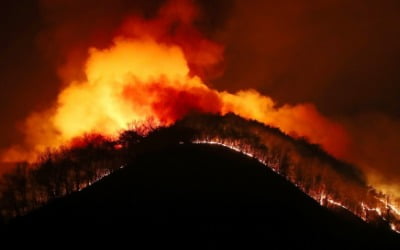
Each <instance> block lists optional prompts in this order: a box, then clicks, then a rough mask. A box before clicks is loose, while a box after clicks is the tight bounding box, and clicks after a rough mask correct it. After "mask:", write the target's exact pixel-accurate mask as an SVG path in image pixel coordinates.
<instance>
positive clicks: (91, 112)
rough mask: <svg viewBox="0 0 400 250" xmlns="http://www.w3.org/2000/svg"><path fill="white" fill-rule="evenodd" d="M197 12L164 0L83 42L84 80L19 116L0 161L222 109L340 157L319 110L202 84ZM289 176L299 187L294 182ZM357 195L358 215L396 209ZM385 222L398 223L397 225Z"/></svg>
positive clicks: (210, 50) (211, 64)
mask: <svg viewBox="0 0 400 250" xmlns="http://www.w3.org/2000/svg"><path fill="white" fill-rule="evenodd" d="M177 6H178V7H179V8H177ZM197 15H198V11H197V10H196V8H195V7H194V6H193V5H191V4H190V3H189V2H188V1H169V2H168V3H167V5H166V6H164V7H162V8H161V9H160V11H159V13H158V15H157V16H156V17H155V18H154V19H145V18H141V17H132V18H129V19H128V20H126V22H125V23H123V24H122V26H121V28H120V29H119V31H118V32H116V35H115V37H114V39H113V42H112V44H110V45H109V46H108V47H107V48H101V49H99V48H90V49H88V56H87V60H86V64H85V67H84V68H83V69H81V71H82V72H83V73H84V76H85V79H84V80H75V81H71V82H70V83H69V84H67V85H66V86H65V88H64V89H62V90H61V92H60V93H59V94H58V97H57V101H56V103H55V104H54V105H53V106H52V107H50V108H48V109H47V110H43V111H40V112H34V113H32V114H31V115H30V116H29V117H28V118H27V119H26V121H25V125H24V130H23V132H24V133H25V141H24V143H22V144H21V145H15V146H13V147H11V148H9V149H8V150H6V151H5V152H4V153H3V154H2V157H1V160H2V161H5V162H17V161H35V160H36V158H37V156H38V155H40V154H41V153H42V152H44V151H45V150H46V149H47V148H56V147H60V146H62V145H64V144H68V143H71V141H73V139H74V138H76V137H79V136H82V135H83V134H85V133H93V132H97V133H100V134H103V135H106V136H111V137H113V136H116V135H118V133H119V132H120V131H121V130H125V129H127V128H128V126H129V124H130V123H131V122H133V121H134V122H136V123H146V122H147V121H149V120H152V121H154V122H155V124H157V126H166V125H171V124H173V123H175V122H176V121H177V120H179V119H181V118H182V117H184V116H185V115H187V114H189V113H191V112H200V113H213V114H221V115H224V114H227V113H230V112H231V113H234V114H236V115H238V116H241V117H243V118H248V119H253V120H257V121H259V122H261V123H264V124H267V125H271V126H274V127H277V128H279V129H280V130H281V131H283V132H284V133H286V134H289V135H292V136H298V137H306V138H307V139H308V140H309V141H310V142H311V143H315V144H319V145H321V146H322V147H323V148H324V149H325V150H326V151H328V152H329V153H330V154H331V155H334V156H336V157H339V158H341V159H343V158H344V157H346V152H347V150H346V149H347V148H346V147H347V144H348V136H347V133H346V131H345V130H344V128H343V127H342V126H340V125H339V124H337V123H336V122H334V121H332V120H330V119H328V118H326V117H324V116H322V115H321V114H320V113H319V112H318V110H317V109H316V108H315V107H314V106H313V105H312V104H299V105H294V106H292V105H288V104H286V105H283V106H277V104H276V103H275V102H274V101H273V99H272V98H270V97H268V96H263V95H262V94H260V93H259V92H257V91H256V90H241V91H239V92H237V93H229V92H226V91H221V90H217V89H213V88H211V87H209V86H208V85H207V84H206V83H205V79H207V72H215V71H216V68H218V65H219V64H220V63H221V61H222V55H223V46H222V45H220V44H217V43H215V42H213V41H210V40H209V39H207V38H206V37H204V36H203V35H202V34H201V33H200V32H199V31H198V30H196V28H195V26H194V25H193V23H194V21H195V20H196V18H197ZM194 143H208V144H219V145H222V146H225V147H229V148H231V149H233V150H235V151H239V152H241V153H243V154H246V155H247V156H249V157H253V158H256V159H257V160H259V161H260V162H261V163H263V164H264V165H266V166H269V167H271V168H272V169H273V170H274V171H275V172H278V173H279V172H280V170H279V167H278V165H277V163H274V162H267V161H266V160H265V159H263V158H261V157H258V155H257V154H255V153H254V152H251V150H244V149H243V148H241V147H240V146H238V145H236V144H235V143H232V142H231V143H227V142H226V141H218V140H198V141H195V142H194ZM287 178H290V177H287ZM292 182H293V183H295V184H296V185H298V186H299V187H300V188H301V189H302V190H303V191H304V190H305V188H304V187H303V186H302V184H301V183H296V182H295V181H292ZM312 192H313V193H312V194H311V193H308V194H309V195H310V196H311V197H313V198H314V199H316V201H318V202H320V204H322V203H327V204H330V205H333V206H339V207H343V208H345V209H347V210H349V211H352V212H353V213H354V214H357V215H359V216H360V217H361V218H366V216H362V215H360V212H359V211H358V210H357V209H353V208H351V207H349V206H346V205H345V204H344V203H341V202H339V201H337V200H335V199H334V198H331V197H329V195H328V194H324V191H323V190H312ZM321 197H325V198H324V199H321ZM363 202H364V201H360V204H359V205H358V207H359V208H361V209H360V210H362V211H363V212H362V213H364V214H366V211H372V210H374V211H376V213H377V214H378V215H379V216H380V217H384V216H385V215H384V213H382V211H381V208H382V209H383V208H389V209H390V210H391V211H393V212H394V213H395V214H397V215H398V216H400V209H399V208H397V207H396V206H395V205H394V204H391V203H389V202H387V201H382V200H377V203H378V204H379V205H378V206H372V205H371V206H369V205H368V206H367V203H366V202H364V203H363ZM391 226H392V228H394V230H400V227H399V226H396V225H393V224H392V225H391Z"/></svg>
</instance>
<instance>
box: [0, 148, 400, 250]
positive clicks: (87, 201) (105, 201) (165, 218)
mask: <svg viewBox="0 0 400 250" xmlns="http://www.w3.org/2000/svg"><path fill="white" fill-rule="evenodd" d="M2 235H3V236H7V237H13V236H22V235H40V236H43V237H49V236H50V235H51V237H52V238H53V239H54V238H60V239H64V240H65V239H66V238H67V239H68V241H69V242H73V241H76V242H78V241H79V240H82V239H92V240H93V243H97V244H99V243H101V242H103V241H108V240H118V241H125V242H130V243H131V244H132V245H136V244H146V245H147V246H160V247H161V246H166V245H171V244H173V245H174V246H176V245H181V246H184V247H187V249H192V248H197V247H200V248H203V249H204V248H218V249H221V248H228V247H235V248H236V247H242V248H249V247H250V248H252V247H256V246H259V247H262V248H268V246H275V247H273V249H281V248H282V249H286V248H290V249H293V248H304V247H307V248H308V249H310V248H311V249H314V248H315V249H324V248H326V247H345V248H346V247H349V246H357V248H361V247H368V248H371V247H376V248H385V249H387V248H390V247H393V248H396V246H400V237H398V235H396V234H395V233H393V232H391V231H390V230H387V229H385V228H378V227H374V226H372V225H369V224H366V223H364V222H363V221H362V220H360V219H359V218H357V217H355V216H353V215H351V214H347V213H345V212H343V211H342V212H340V211H331V210H328V209H326V208H323V207H321V206H320V205H319V204H318V203H316V202H315V201H314V200H313V199H311V198H309V197H308V196H307V195H305V194H304V193H303V192H301V191H300V190H299V189H297V188H296V187H295V186H294V185H292V184H291V183H290V182H288V181H286V180H285V179H284V178H283V177H281V176H279V175H277V174H276V173H274V172H273V171H271V170H270V169H268V168H266V167H265V166H263V165H262V164H260V163H259V162H258V161H257V160H254V159H251V158H249V157H247V156H244V155H242V154H240V153H237V152H234V151H232V150H229V149H226V148H223V147H221V146H210V145H192V144H182V145H175V146H171V147H168V148H167V149H159V150H156V151H153V152H147V153H144V154H142V155H140V156H139V157H138V158H137V159H136V160H135V163H134V164H132V165H129V166H126V167H125V168H123V169H120V170H118V171H116V172H114V173H113V174H111V175H109V176H107V177H105V178H103V179H102V180H100V181H99V182H97V183H95V184H93V185H92V186H90V187H88V188H86V189H84V190H82V191H80V192H77V193H74V194H72V195H70V196H67V197H64V198H60V199H57V200H54V201H52V202H50V203H49V204H48V205H46V206H44V207H42V208H40V209H38V210H36V211H33V212H31V213H30V214H28V215H26V216H24V217H20V218H17V219H15V220H14V221H13V222H12V223H11V224H10V225H9V226H8V227H7V228H6V230H5V232H4V233H2Z"/></svg>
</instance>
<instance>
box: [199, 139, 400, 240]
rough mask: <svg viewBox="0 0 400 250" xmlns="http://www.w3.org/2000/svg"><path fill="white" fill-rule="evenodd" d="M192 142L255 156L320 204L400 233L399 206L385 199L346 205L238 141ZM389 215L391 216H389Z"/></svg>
mask: <svg viewBox="0 0 400 250" xmlns="http://www.w3.org/2000/svg"><path fill="white" fill-rule="evenodd" d="M193 143H195V144H209V145H219V146H223V147H226V148H229V149H232V150H234V151H236V152H240V153H241V154H243V155H246V156H248V157H251V158H255V159H256V160H258V161H259V162H260V163H262V164H263V165H264V166H266V167H268V168H270V169H271V170H273V171H274V172H276V173H278V174H280V175H281V176H283V177H284V178H286V179H287V180H289V181H290V182H292V183H293V184H294V185H295V186H296V187H298V188H299V189H300V190H301V191H303V192H304V193H306V194H307V195H308V196H310V197H311V198H313V199H314V200H315V201H317V202H318V203H319V204H320V205H321V206H325V207H328V208H335V207H340V208H343V209H345V210H347V211H349V212H351V213H353V214H354V215H356V216H357V217H359V218H361V219H362V220H364V221H366V222H369V223H375V222H376V221H377V220H384V221H386V222H388V224H389V226H390V228H391V230H393V231H395V232H397V233H400V213H399V208H397V207H396V206H395V205H394V204H391V203H389V202H388V201H387V200H386V201H385V200H382V199H380V198H379V197H372V198H373V199H375V200H376V201H377V202H378V203H376V206H375V207H372V206H369V205H367V203H366V202H365V201H357V200H355V201H354V200H353V201H351V202H353V203H354V202H356V203H357V204H356V207H354V204H352V206H347V205H345V204H344V203H342V202H340V201H339V200H337V199H334V198H332V197H331V196H330V195H329V193H328V192H327V190H323V189H312V188H311V190H306V188H305V187H304V184H305V183H300V182H298V181H296V179H295V178H293V177H292V176H287V175H286V174H285V173H282V172H280V170H279V164H274V163H273V162H268V161H266V160H265V156H262V157H260V154H259V153H256V152H253V151H252V149H251V147H244V148H241V147H240V146H239V145H240V143H238V142H234V141H230V140H224V139H219V138H213V139H209V140H194V141H193ZM382 209H384V210H386V211H388V212H387V214H385V213H383V212H382ZM389 217H391V218H389Z"/></svg>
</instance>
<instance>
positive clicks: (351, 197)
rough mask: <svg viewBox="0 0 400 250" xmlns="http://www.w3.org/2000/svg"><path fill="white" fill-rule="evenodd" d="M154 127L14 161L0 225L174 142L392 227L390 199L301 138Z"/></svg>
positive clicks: (219, 128)
mask: <svg viewBox="0 0 400 250" xmlns="http://www.w3.org/2000/svg"><path fill="white" fill-rule="evenodd" d="M155 124H156V123H155V122H153V121H149V122H147V123H145V124H135V123H133V124H131V125H130V126H129V129H127V130H125V131H122V132H121V133H120V134H119V135H118V136H117V137H116V138H110V137H106V136H103V135H100V134H86V135H84V136H82V137H80V138H76V139H75V140H73V141H72V142H71V143H70V144H69V145H68V146H64V147H62V148H58V149H49V150H48V151H47V152H45V153H43V154H42V155H41V156H40V158H39V159H38V161H37V162H36V163H34V164H28V163H24V162H22V163H18V164H16V167H15V168H14V169H13V171H11V172H9V173H7V174H5V175H4V176H2V178H1V182H0V212H1V213H0V214H1V219H2V221H3V222H6V221H8V220H9V219H11V218H14V217H18V216H22V215H24V214H26V213H28V212H29V211H31V210H33V209H35V208H38V207H40V206H43V205H44V204H46V203H48V202H49V201H51V200H53V199H56V198H58V197H63V196H66V195H68V194H71V193H73V192H77V191H80V190H82V189H83V188H85V187H87V186H88V185H91V184H92V183H94V182H96V181H98V180H99V179H101V178H102V177H104V176H106V175H109V174H110V173H112V172H114V171H118V169H120V168H123V167H124V166H127V165H129V166H134V165H135V159H136V158H137V156H138V155H142V154H144V153H149V152H151V151H154V150H160V149H162V148H166V147H168V146H170V145H173V144H184V143H209V144H220V145H223V146H226V147H229V148H232V149H234V150H237V151H240V152H242V153H245V154H247V155H249V156H250V157H254V158H256V159H257V160H258V161H260V162H261V163H263V164H264V165H266V166H268V167H270V168H271V169H273V170H274V171H275V172H277V173H279V174H281V175H282V176H284V177H285V178H286V179H288V180H289V181H290V182H292V183H293V184H295V185H296V186H297V187H299V188H300V189H301V190H302V191H304V192H305V193H307V194H308V195H309V196H311V197H312V198H314V199H315V200H316V201H318V202H319V203H320V204H321V205H325V206H328V207H334V206H341V207H343V208H345V209H347V210H349V211H351V212H353V213H354V214H356V215H358V216H359V217H361V218H362V219H364V220H366V221H373V222H378V223H382V222H383V223H388V226H389V223H390V225H391V226H392V228H396V227H397V226H398V219H399V218H398V215H397V214H396V213H395V212H396V211H394V210H393V208H392V207H391V206H389V205H388V203H389V197H386V196H385V195H383V194H381V193H378V192H376V191H375V190H374V189H373V188H371V187H369V186H368V185H367V183H366V180H365V178H364V176H363V175H362V173H361V172H360V171H359V170H358V169H357V168H356V167H354V166H352V165H350V164H347V163H344V162H341V161H338V160H337V159H335V158H333V157H331V156H330V155H328V154H327V153H325V152H324V151H323V150H322V149H321V148H320V147H319V146H318V145H312V144H310V143H308V142H307V140H306V139H305V138H297V139H295V138H292V137H290V136H287V135H285V134H283V133H282V132H281V131H279V130H278V129H276V128H272V127H268V126H265V125H263V124H261V123H258V122H255V121H249V120H245V119H243V118H240V117H238V116H235V115H233V114H227V115H225V116H217V115H200V114H192V115H189V116H187V117H186V118H184V119H182V120H180V121H178V122H177V123H175V124H174V125H172V126H169V127H158V126H156V125H155Z"/></svg>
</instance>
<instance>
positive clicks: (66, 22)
mask: <svg viewBox="0 0 400 250" xmlns="http://www.w3.org/2000/svg"><path fill="white" fill-rule="evenodd" d="M162 2H164V1H159V0H154V1H128V0H117V1H114V0H113V1H111V0H110V1H106V0H96V1H93V0H86V1H78V0H76V1H71V0H54V1H51V0H44V1H34V0H21V1H11V0H7V1H2V3H1V5H2V7H1V8H0V11H1V13H0V25H1V26H0V27H1V39H0V55H1V56H0V86H1V91H0V101H1V103H0V117H1V123H0V138H1V140H0V148H5V147H7V146H10V145H11V144H13V143H17V142H18V141H19V140H21V138H22V135H21V133H20V132H19V127H20V126H21V123H22V122H23V121H24V119H25V118H26V117H27V116H28V115H29V114H30V113H32V112H34V111H40V110H42V109H44V108H46V107H48V106H50V104H51V103H53V102H54V101H55V98H56V97H57V93H58V91H59V90H60V89H61V88H62V86H63V85H64V84H65V81H68V80H70V79H68V78H69V77H70V78H74V79H79V78H80V77H82V72H80V71H79V70H77V67H76V65H82V64H83V60H84V59H85V57H86V55H87V50H88V48H89V47H92V46H94V47H98V48H101V47H105V46H107V44H108V43H109V42H110V39H111V38H112V34H113V32H114V31H115V29H116V28H117V27H118V26H119V25H120V23H121V22H122V21H123V20H124V18H125V17H127V16H128V15H131V14H135V13H140V14H141V15H144V16H148V17H151V16H152V15H154V13H155V10H156V9H157V7H158V6H159V5H160V4H161V3H162ZM197 2H198V4H199V6H200V8H201V9H202V18H201V19H200V21H199V22H198V23H197V25H198V26H199V29H200V30H202V32H203V33H205V34H206V36H208V37H209V38H210V39H212V40H214V41H217V42H219V43H220V44H222V45H224V47H225V61H224V64H223V65H222V66H223V68H224V73H221V74H219V75H214V76H212V77H210V78H209V79H207V83H208V84H209V85H210V86H212V87H215V88H217V89H220V90H224V89H226V90H230V91H236V90H239V89H243V88H255V89H257V90H259V91H260V92H261V93H263V94H265V95H268V96H271V97H272V98H274V99H275V100H276V101H277V102H278V103H279V104H284V103H289V104H296V103H304V102H310V103H313V104H314V105H315V106H316V107H317V108H318V109H319V110H320V111H321V113H322V114H324V115H326V116H328V117H330V118H331V119H333V120H336V121H338V122H340V123H342V124H343V125H344V126H345V127H346V128H347V129H348V131H349V132H350V134H351V136H352V139H353V142H354V148H353V151H354V152H353V155H354V158H355V159H358V160H359V158H363V157H364V158H365V161H367V162H368V163H369V164H370V165H373V166H374V167H373V168H375V169H379V170H380V171H381V172H383V173H386V175H384V176H383V177H382V178H385V179H386V180H387V181H390V182H396V181H397V180H398V179H399V178H400V166H398V161H399V160H400V156H399V155H400V154H399V148H400V132H399V131H400V84H399V80H400V74H399V66H400V60H399V58H400V15H399V13H400V2H399V1H396V0H382V1H376V0H375V1H374V0H354V1H347V0H329V1H291V2H290V3H289V2H284V1H283V2H282V1H265V0H252V1H246V0H236V1H228V0H219V1H206V0H202V1H200V0H198V1H197ZM66 76H68V77H66Z"/></svg>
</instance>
